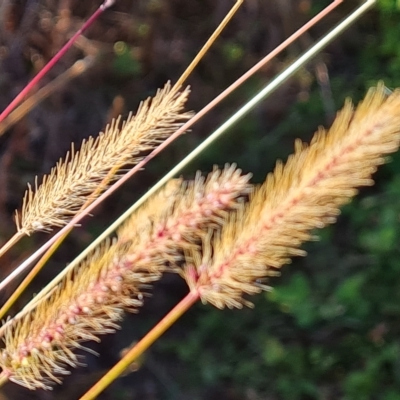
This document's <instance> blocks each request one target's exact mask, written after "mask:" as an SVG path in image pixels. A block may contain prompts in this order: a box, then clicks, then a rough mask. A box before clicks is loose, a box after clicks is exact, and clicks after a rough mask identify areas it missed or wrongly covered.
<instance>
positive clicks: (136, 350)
mask: <svg viewBox="0 0 400 400" xmlns="http://www.w3.org/2000/svg"><path fill="white" fill-rule="evenodd" d="M199 298H200V297H199V294H198V293H196V292H189V293H188V294H187V295H186V296H185V298H183V299H182V300H181V301H180V302H179V303H178V304H177V305H176V306H175V307H174V308H173V309H172V310H171V311H170V312H169V313H168V314H167V315H166V316H165V317H164V318H163V319H162V320H161V321H160V322H159V323H158V324H157V325H156V326H155V327H154V328H152V329H151V330H150V331H149V332H148V333H147V334H146V336H145V337H144V338H143V339H142V340H140V341H139V342H138V343H136V344H135V345H134V346H133V347H132V348H131V349H130V350H129V351H128V352H127V353H126V354H125V356H124V357H123V358H122V359H121V360H120V361H119V362H118V363H117V364H115V365H114V366H113V367H112V368H111V369H110V370H109V371H108V372H107V373H106V374H105V375H104V376H103V377H102V378H101V379H100V380H99V381H97V382H96V384H95V385H93V386H92V387H91V388H90V389H89V390H88V391H87V392H86V393H85V394H84V395H83V396H82V397H81V398H80V399H79V400H93V399H95V398H96V397H97V396H98V395H99V394H100V393H101V392H103V391H104V390H105V389H106V388H107V387H108V386H110V385H111V384H112V383H113V382H114V381H115V380H116V379H117V378H118V377H119V376H120V375H122V374H123V373H124V371H125V370H126V369H127V368H129V366H130V365H131V364H132V363H133V362H134V361H135V360H137V359H138V357H140V355H142V354H143V353H144V352H145V351H146V350H147V349H148V348H149V347H150V346H151V345H152V344H154V342H155V341H156V340H158V339H159V338H160V337H161V335H163V334H164V333H165V332H166V331H167V330H168V329H169V328H170V327H171V326H172V325H173V324H174V323H175V322H176V321H177V320H178V319H179V318H180V317H181V316H182V315H184V314H185V313H186V312H187V311H188V310H189V309H190V307H192V305H193V304H195V303H196V302H197V301H198V300H199ZM0 379H1V378H0Z"/></svg>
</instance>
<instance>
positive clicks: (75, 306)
mask: <svg viewBox="0 0 400 400" xmlns="http://www.w3.org/2000/svg"><path fill="white" fill-rule="evenodd" d="M248 179H249V176H248V175H246V176H242V175H241V174H240V170H237V169H236V168H235V166H227V167H226V168H225V169H224V170H223V171H219V170H215V171H214V172H212V173H211V174H210V175H209V177H208V178H207V179H206V180H205V179H204V178H202V177H200V176H197V178H196V180H195V181H194V182H193V183H189V184H186V183H182V182H180V181H177V180H174V181H172V182H170V183H169V184H168V185H167V187H166V188H165V189H164V190H162V191H160V192H159V193H157V194H156V195H155V196H154V198H152V199H151V201H149V204H148V205H146V206H144V207H142V208H141V209H140V210H139V211H138V212H137V213H136V214H134V215H133V216H132V219H131V221H128V222H127V224H126V225H125V226H123V227H122V228H121V230H120V231H119V232H118V239H117V240H114V241H113V242H109V241H108V242H106V243H105V244H103V246H101V247H100V248H99V249H97V250H96V252H95V253H94V254H92V255H91V257H89V258H88V259H87V260H85V261H84V262H83V263H82V264H81V265H80V266H79V267H78V268H77V269H75V270H73V271H71V272H70V273H69V274H68V275H67V276H66V278H65V279H64V280H63V282H62V284H61V285H59V287H58V288H57V289H56V290H55V291H54V292H53V293H52V294H51V295H50V296H49V297H48V298H45V299H44V300H42V301H40V302H39V303H38V304H37V305H36V307H35V309H34V310H32V311H31V312H30V313H29V314H27V315H25V316H24V317H22V318H20V319H14V320H13V321H12V323H11V324H8V325H7V326H6V327H5V328H3V329H2V334H3V339H4V341H5V349H4V350H3V351H2V352H1V355H0V366H1V367H2V370H3V371H2V374H1V376H2V377H4V376H6V377H7V378H8V379H9V380H11V381H13V382H15V383H18V384H20V385H23V386H26V387H28V388H30V389H35V388H48V387H49V386H48V385H49V383H51V382H60V376H62V375H63V374H66V373H68V371H67V368H66V366H76V365H78V359H77V357H76V356H75V355H74V353H73V351H72V350H73V349H74V348H81V347H82V345H81V344H80V343H81V342H82V341H87V340H97V337H98V335H100V334H104V333H110V332H112V331H114V330H115V329H116V328H117V327H118V321H119V320H120V319H121V318H122V315H123V312H124V311H125V310H133V311H134V310H135V309H136V308H137V307H138V306H140V305H141V303H142V299H143V294H142V291H143V290H144V289H147V288H148V285H149V284H151V282H153V281H154V280H156V279H158V278H159V277H160V275H161V273H162V272H163V270H164V268H165V267H166V266H167V267H169V268H171V267H174V264H175V263H176V262H178V261H179V260H180V259H181V257H182V254H183V253H182V251H183V250H184V249H186V250H188V249H191V248H194V247H196V246H197V243H198V242H199V240H200V239H201V237H202V232H203V227H204V226H208V227H209V226H210V225H211V226H212V225H214V224H215V225H218V224H219V223H220V222H222V221H223V220H225V219H226V213H227V211H229V210H232V209H236V208H237V207H238V206H239V205H240V204H241V199H242V197H243V195H246V196H247V195H248V193H249V191H250V188H251V187H250V186H249V184H248ZM166 262H167V263H168V265H165V264H166Z"/></svg>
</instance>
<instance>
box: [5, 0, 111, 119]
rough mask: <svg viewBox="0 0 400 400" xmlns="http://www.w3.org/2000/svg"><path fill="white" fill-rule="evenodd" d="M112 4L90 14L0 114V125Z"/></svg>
mask: <svg viewBox="0 0 400 400" xmlns="http://www.w3.org/2000/svg"><path fill="white" fill-rule="evenodd" d="M113 4H114V0H105V1H104V2H103V4H102V5H101V6H100V7H99V8H98V9H97V10H96V11H95V12H94V13H93V14H92V16H91V17H90V18H89V19H88V20H87V21H86V22H85V23H84V24H83V25H82V27H81V28H80V29H78V31H77V32H76V33H75V34H74V35H73V36H72V37H71V39H69V40H68V42H67V43H66V44H65V45H64V46H63V47H62V48H61V50H59V51H58V52H57V53H56V55H55V56H54V57H53V58H52V59H51V60H50V61H49V62H48V63H47V64H46V65H45V66H44V67H43V68H42V69H41V70H40V71H39V72H38V73H37V74H36V75H35V77H34V78H33V79H32V80H31V81H30V82H29V83H28V85H26V86H25V88H24V89H23V90H22V91H21V92H20V93H19V94H18V95H17V96H16V97H15V99H14V100H13V101H12V102H11V103H10V104H9V105H8V106H7V107H6V108H5V109H4V110H3V112H2V113H1V114H0V123H1V122H3V121H4V119H5V118H6V117H7V116H8V115H9V114H10V113H11V112H12V111H13V110H14V109H15V107H16V106H17V105H18V104H19V103H20V102H21V101H22V100H23V99H24V97H25V96H26V95H27V94H28V93H29V92H30V91H31V90H32V89H33V88H34V87H35V86H36V84H37V83H38V82H39V81H40V80H41V79H42V78H43V77H44V76H45V75H46V74H47V73H48V72H49V71H50V70H51V69H52V68H53V67H54V65H55V64H56V63H57V62H58V61H59V60H60V59H61V58H62V57H63V56H64V54H65V53H66V52H67V51H68V50H69V49H70V47H71V46H72V45H73V44H74V42H75V41H76V39H77V38H78V37H79V36H80V35H82V33H83V32H85V31H86V30H87V29H88V28H89V27H90V26H91V25H92V24H93V22H95V21H96V20H97V18H98V17H99V16H100V15H101V14H103V12H104V11H106V10H107V9H108V8H110V7H111V6H112V5H113Z"/></svg>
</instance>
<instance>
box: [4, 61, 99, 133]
mask: <svg viewBox="0 0 400 400" xmlns="http://www.w3.org/2000/svg"><path fill="white" fill-rule="evenodd" d="M93 63H94V59H93V57H92V56H87V57H85V58H84V59H83V60H79V61H76V62H75V63H74V64H73V65H72V66H71V67H70V68H68V69H67V70H66V71H65V72H63V73H62V74H60V75H59V76H57V77H56V78H55V79H54V80H52V81H51V82H49V83H48V84H47V85H45V86H44V87H42V88H41V89H39V90H38V91H37V92H36V93H34V94H32V95H31V96H29V97H28V98H27V99H26V100H25V101H23V102H22V103H21V104H20V105H19V106H17V107H16V108H15V110H14V111H11V112H10V114H9V115H8V117H6V118H5V119H4V120H3V121H2V122H0V136H1V135H2V134H3V133H4V132H5V131H6V130H8V129H9V128H11V127H12V126H13V125H14V124H15V123H16V122H18V121H19V120H20V119H21V118H23V117H24V116H25V115H27V114H28V113H29V112H30V111H31V110H32V109H33V108H35V107H36V106H37V105H38V104H39V103H40V102H42V101H43V100H44V99H46V98H47V97H49V96H50V95H51V94H53V93H55V92H56V91H57V90H59V89H60V88H62V87H64V86H65V85H66V84H67V83H68V82H70V81H71V80H72V79H75V78H76V77H78V76H80V75H82V74H83V73H84V72H86V71H87V70H88V68H90V67H91V66H92V65H93ZM36 84H37V83H36Z"/></svg>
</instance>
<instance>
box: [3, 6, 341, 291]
mask: <svg viewBox="0 0 400 400" xmlns="http://www.w3.org/2000/svg"><path fill="white" fill-rule="evenodd" d="M342 1H343V0H335V1H334V2H333V3H331V4H330V5H329V6H328V7H326V8H325V9H324V10H322V11H321V12H320V13H318V14H317V15H316V16H315V17H313V18H312V19H311V20H310V21H309V22H307V23H306V24H305V25H304V26H302V27H301V28H300V29H299V30H297V31H296V32H295V33H293V35H291V36H290V37H289V38H288V39H286V40H285V41H284V42H283V43H281V44H280V45H279V46H278V47H277V48H276V49H275V50H273V51H272V52H271V53H269V54H268V55H267V56H266V57H264V58H263V59H262V60H261V61H259V62H258V63H257V64H256V65H255V66H254V67H252V68H251V69H250V70H249V71H247V72H246V73H245V74H244V75H243V76H242V77H240V78H239V79H238V80H237V81H235V82H234V83H233V84H232V85H231V86H229V87H228V88H227V89H225V90H224V91H223V92H222V93H221V94H220V95H218V96H217V97H216V98H215V99H214V100H212V101H211V102H210V103H209V104H207V105H206V106H205V107H204V108H203V109H202V110H200V111H199V112H198V113H197V114H196V115H195V116H194V117H193V118H191V119H190V120H189V121H188V122H186V123H185V124H184V125H183V126H182V127H181V128H179V129H178V130H177V131H176V132H175V133H174V134H173V135H171V136H170V137H169V138H168V139H166V140H165V141H164V142H163V143H162V144H161V145H160V146H158V147H157V148H156V149H155V150H153V151H152V152H151V153H150V154H149V155H147V156H146V157H144V158H143V160H142V161H140V162H139V163H138V164H137V165H136V166H135V167H133V168H132V169H131V170H130V171H128V172H127V173H126V174H125V175H124V176H123V177H121V179H119V180H118V181H117V182H115V183H114V184H113V185H112V186H111V187H110V188H109V189H108V190H107V191H105V192H104V193H103V194H102V195H101V196H99V197H98V198H97V199H96V200H95V201H94V202H93V203H92V204H90V205H89V206H88V207H87V208H85V210H84V211H83V212H82V213H80V214H78V215H75V217H74V218H72V220H71V221H70V222H69V223H68V224H67V225H66V226H64V227H63V228H62V229H61V230H60V231H59V232H57V233H56V234H55V235H54V236H53V237H52V238H51V239H49V240H48V241H47V242H46V243H45V244H44V245H43V246H42V247H40V248H39V249H38V250H37V251H36V252H35V253H33V254H32V255H31V256H30V257H28V258H27V259H26V260H25V261H24V262H23V263H22V264H21V265H19V266H18V267H17V268H16V269H15V270H14V271H13V272H11V274H9V275H8V276H7V277H6V278H5V279H4V280H3V281H2V282H1V283H0V291H1V290H2V289H4V287H6V286H7V285H8V284H9V283H10V282H11V281H12V280H13V279H14V278H15V277H17V276H18V275H19V274H21V273H22V272H23V271H24V270H25V269H26V268H28V267H29V266H30V265H31V264H32V263H33V262H34V261H35V260H36V259H37V258H38V257H40V255H42V254H43V253H44V252H45V251H46V250H47V249H48V248H49V247H50V246H51V245H52V244H53V243H54V242H55V241H56V240H58V238H59V237H61V236H62V235H63V234H64V232H65V231H67V230H68V229H70V228H71V227H72V226H74V225H76V224H78V223H79V221H81V220H82V218H84V217H85V216H86V215H88V214H89V213H90V212H91V211H92V210H93V209H94V208H95V207H97V206H98V205H99V204H100V203H101V202H102V201H104V199H106V198H107V197H108V196H110V195H111V194H112V193H113V192H114V191H115V190H117V189H118V188H119V187H120V186H122V185H123V184H124V183H125V182H126V181H127V180H128V179H130V178H131V177H132V176H133V175H134V174H135V173H136V172H138V171H140V170H141V169H142V168H143V167H144V165H145V164H146V163H147V162H148V161H150V160H151V159H153V158H154V157H155V156H156V155H158V154H159V153H160V152H161V151H162V150H164V148H165V147H167V146H168V145H169V144H170V143H171V142H173V141H174V140H175V139H177V138H178V137H179V136H180V135H181V134H182V133H183V132H185V131H186V130H188V129H189V128H190V127H191V126H192V125H193V124H194V123H195V122H197V121H198V120H199V119H200V118H202V117H203V116H204V115H206V114H207V113H208V112H209V111H210V110H211V109H213V108H214V107H215V106H216V105H217V104H219V103H220V102H221V101H222V100H223V99H224V98H225V97H226V96H228V95H229V94H230V93H232V92H233V91H234V90H235V89H237V88H238V87H239V86H240V85H241V84H242V83H244V82H245V81H246V80H247V79H249V78H250V77H251V76H252V75H254V74H255V73H256V72H257V71H258V70H260V69H261V68H262V67H263V66H264V65H265V64H267V63H268V62H269V61H270V60H271V59H272V58H273V57H274V56H276V55H277V54H278V53H279V52H281V51H282V50H284V49H285V48H286V47H287V46H288V45H289V44H291V43H292V42H293V41H294V40H295V39H297V38H298V37H299V36H301V35H302V34H303V33H304V32H305V31H306V30H308V29H310V28H311V27H312V26H313V25H315V24H316V23H317V22H318V21H320V20H321V19H322V18H323V17H324V16H326V15H327V14H328V13H329V12H331V11H332V10H333V9H334V8H335V7H337V6H338V5H339V4H340V3H342Z"/></svg>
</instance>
